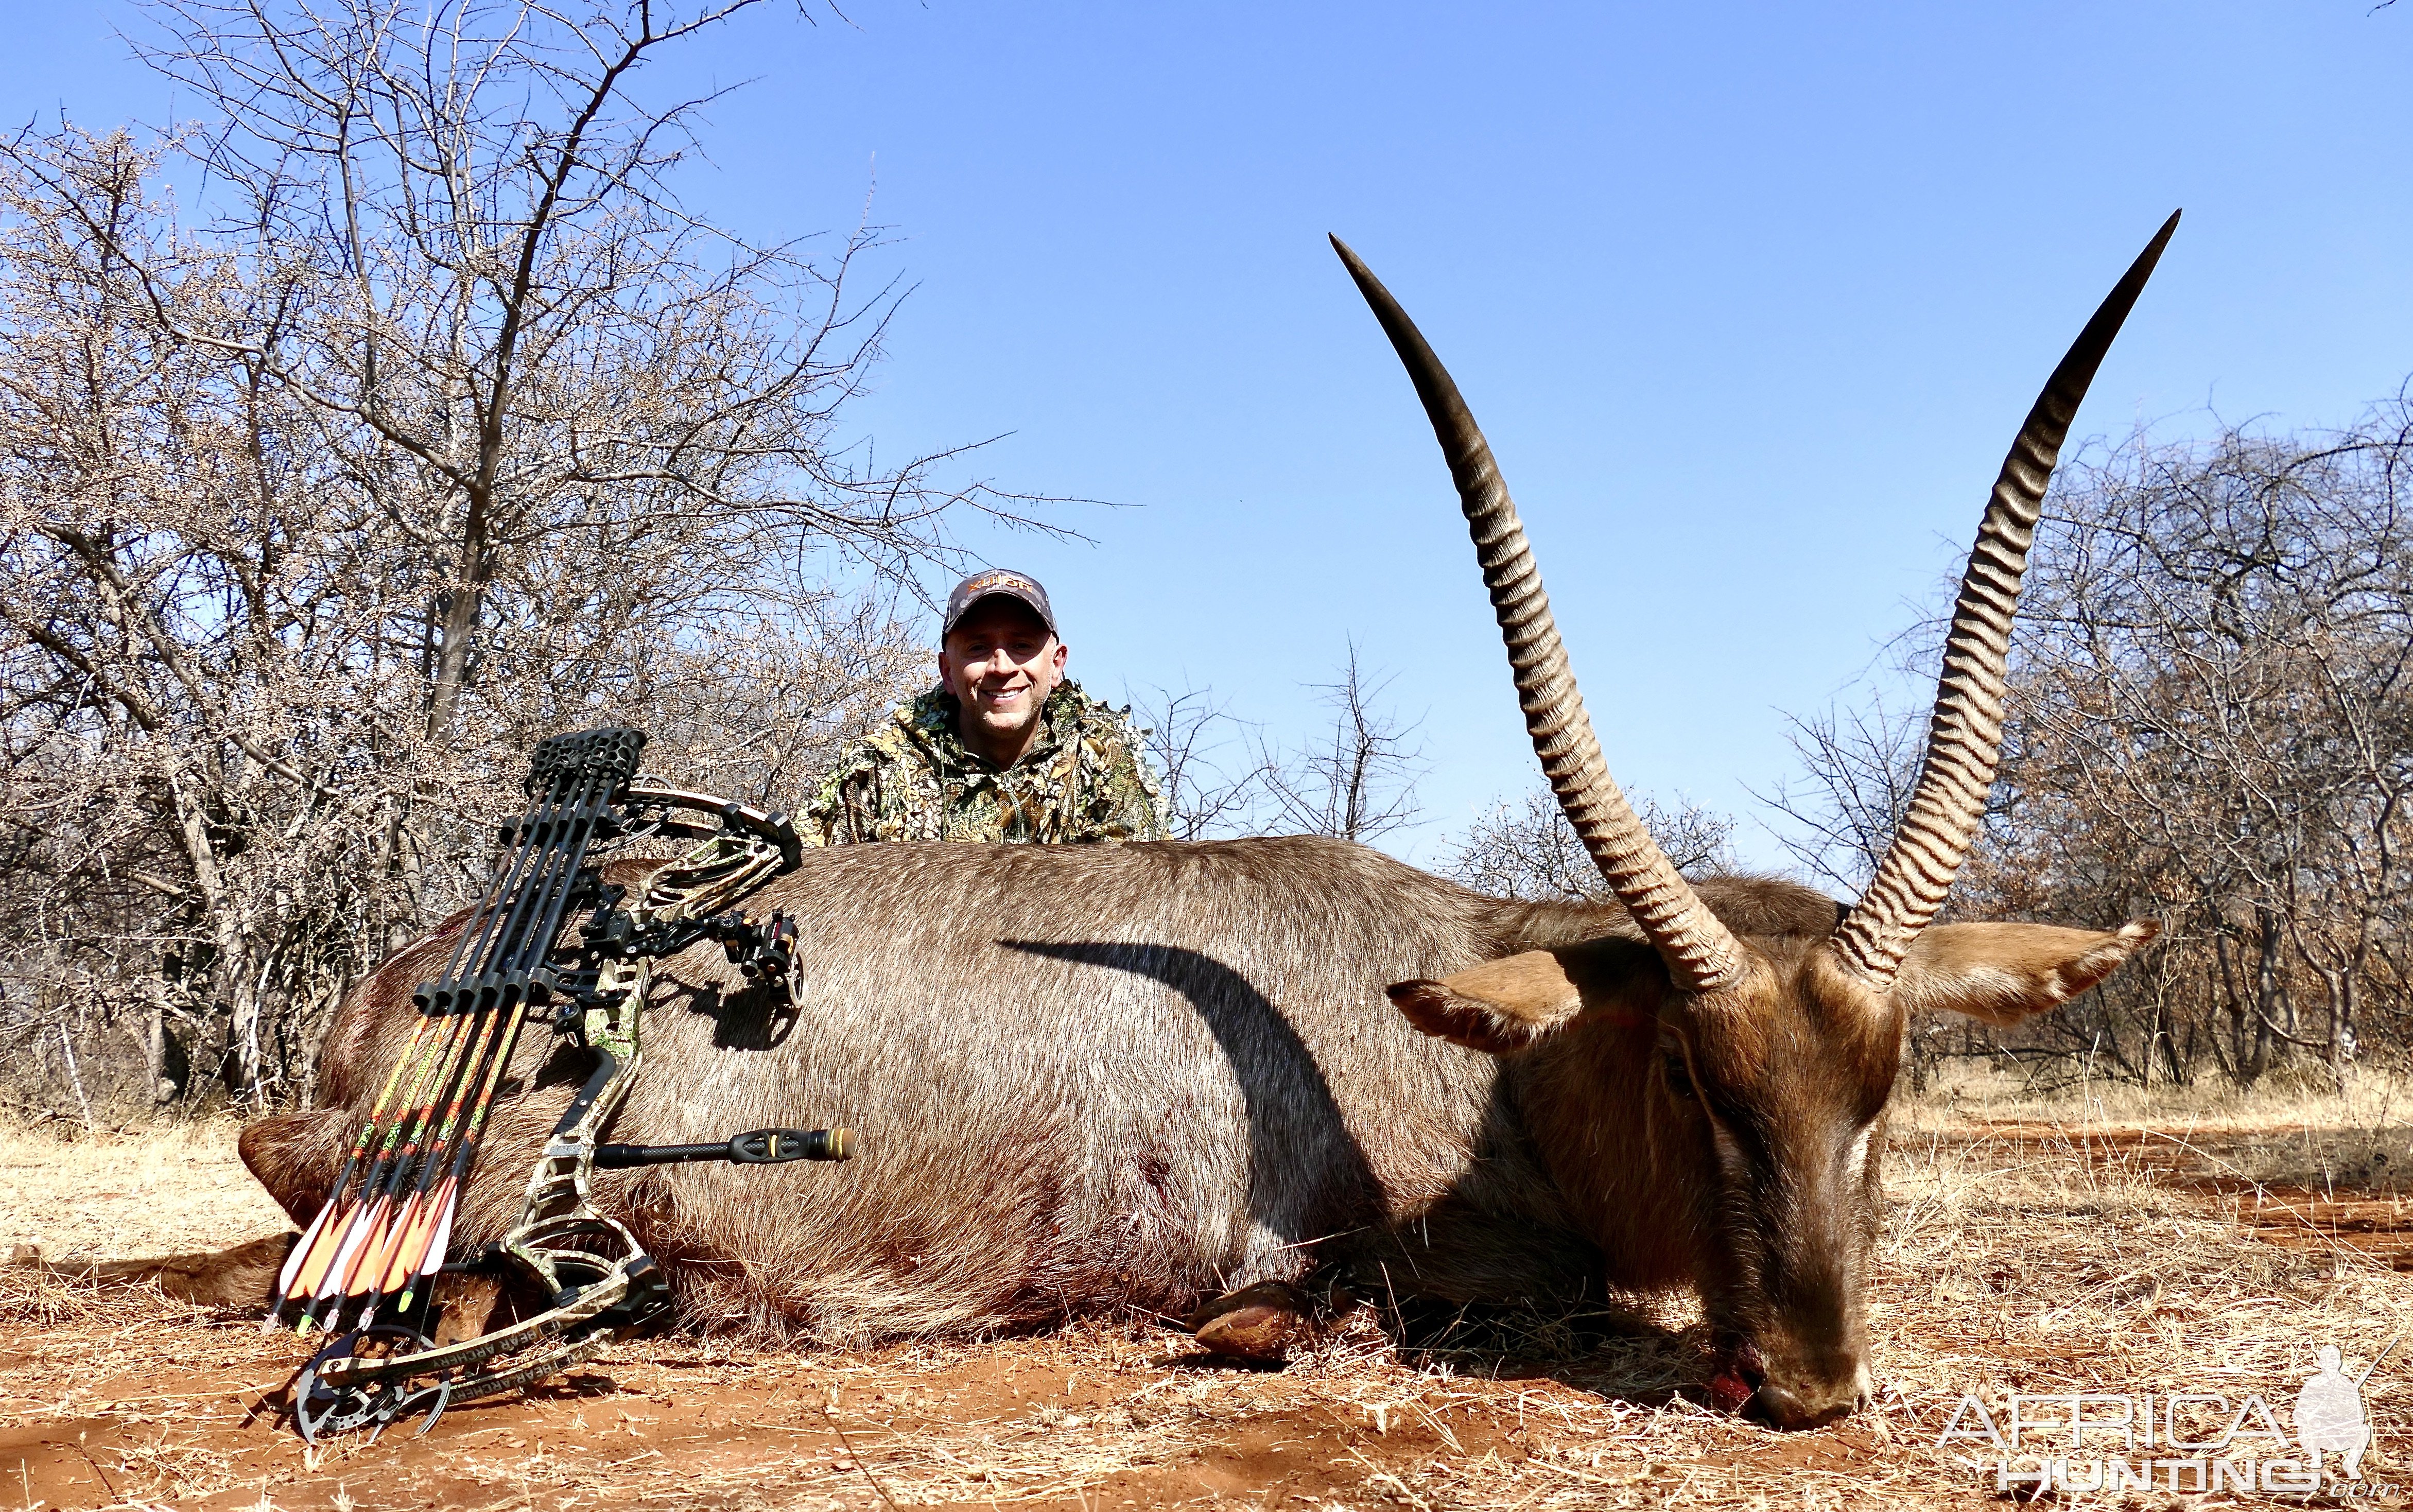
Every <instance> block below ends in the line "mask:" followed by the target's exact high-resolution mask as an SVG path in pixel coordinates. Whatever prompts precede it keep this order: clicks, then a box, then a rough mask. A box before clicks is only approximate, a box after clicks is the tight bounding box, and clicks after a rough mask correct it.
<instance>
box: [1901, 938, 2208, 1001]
mask: <svg viewBox="0 0 2413 1512" xmlns="http://www.w3.org/2000/svg"><path fill="white" fill-rule="evenodd" d="M2161 931H2162V926H2160V925H2158V924H2156V923H2154V921H2153V920H2151V919H2139V920H2138V921H2136V922H2135V923H2133V924H2124V925H2122V926H2120V927H2119V928H2117V929H2115V930H2112V931H2110V933H2105V932H2104V931H2102V930H2099V929H2065V928H2062V927H2061V926H2058V925H2050V924H1937V925H1931V926H1928V927H1927V928H1926V929H1924V930H1922V931H1920V933H1919V936H1918V941H1917V943H1915V944H1913V945H1912V946H1911V947H1910V954H1909V956H1906V957H1904V958H1903V960H1902V974H1901V975H1899V976H1897V977H1895V978H1894V984H1893V994H1894V1001H1897V1002H1899V1003H1901V1004H1902V1005H1903V1006H1904V1007H1906V1008H1908V1009H1909V1010H1910V1011H1912V1012H1913V1013H1934V1012H1938V1011H1949V1012H1951V1013H1956V1014H1967V1015H1969V1016H1970V1017H1972V1018H1981V1019H1984V1020H1985V1021H1986V1022H1987V1023H1989V1024H2016V1023H2018V1022H2019V1021H2020V1020H2021V1019H2023V1018H2025V1017H2027V1016H2028V1015H2030V1014H2040V1013H2043V1012H2045V1011H2046V1010H2047V1009H2049V1008H2058V1007H2060V1006H2061V1005H2062V1004H2063V1003H2065V1002H2067V1001H2069V1000H2070V999H2072V998H2075V997H2077V996H2078V995H2079V994H2080V993H2081V992H2083V991H2085V990H2086V989H2087V988H2088V987H2091V986H2094V985H2095V983H2097V982H2100V981H2102V980H2103V979H2104V978H2105V977H2107V976H2110V974H2111V972H2112V971H2113V969H2114V968H2116V967H2117V966H2119V964H2120V963H2121V962H2122V961H2124V960H2126V959H2127V958H2128V957H2129V956H2131V955H2132V954H2134V953H2135V952H2136V951H2137V950H2139V949H2140V948H2141V947H2142V946H2143V945H2144V944H2145V943H2146V941H2150V940H2152V939H2153V938H2154V936H2155V935H2157V934H2159V933H2161Z"/></svg>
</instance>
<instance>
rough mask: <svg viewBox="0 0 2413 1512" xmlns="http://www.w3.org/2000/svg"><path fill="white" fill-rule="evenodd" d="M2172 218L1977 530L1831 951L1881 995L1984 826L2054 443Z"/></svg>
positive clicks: (2093, 335)
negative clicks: (1928, 710) (1861, 888)
mask: <svg viewBox="0 0 2413 1512" xmlns="http://www.w3.org/2000/svg"><path fill="white" fill-rule="evenodd" d="M2178 226H2179V217H2178V213H2177V212H2176V211H2173V212H2171V214H2170V218H2169V219H2168V220H2166V221H2164V222H2163V223H2162V229H2161V230H2159V231H2157V232H2155V233H2154V239H2153V240H2152V241H2151V242H2148V243H2147V244H2145V250H2144V251H2142V252H2140V253H2139V254H2138V256H2137V260H2136V261H2135V262H2132V263H2130V264H2129V265H2128V272H2127V273H2126V274H2125V275H2124V276H2123V277H2122V278H2121V280H2120V282H2119V284H2118V285H2117V286H2116V287H2114V288H2113V289H2112V290H2111V294H2110V298H2108V299H2106V300H2104V302H2103V304H2102V305H2101V307H2099V308H2098V309H2096V310H2095V319H2091V320H2089V321H2087V322H2086V329H2085V330H2083V331H2081V332H2080V333H2079V334H2078V340H2077V341H2075V342H2073V343H2072V344H2071V345H2070V348H2069V353H2068V355H2067V356H2065V357H2064V358H2062V360H2061V365H2060V366H2059V367H2056V368H2054V369H2053V370H2052V377H2051V378H2050V380H2048V381H2047V382H2046V384H2045V386H2044V392H2043V393H2040V394H2038V395H2036V408H2033V409H2031V410H2029V411H2028V418H2027V423H2026V424H2024V425H2022V426H2021V427H2020V435H2019V439H2017V440H2015V441H2013V442H2012V443H2011V452H2010V455H2008V456H2007V457H2005V458H2004V459H2003V471H2002V475H2001V476H2000V477H1999V478H1997V479H1996V480H1995V482H1994V492H1993V495H1992V497H1991V498H1990V499H1988V501H1987V504H1986V518H1985V521H1984V523H1983V524H1981V525H1980V526H1978V527H1977V544H1976V546H1975V547H1974V548H1973V549H1972V550H1971V551H1970V553H1969V570H1968V571H1966V572H1965V573H1963V574H1962V575H1961V596H1960V598H1959V600H1957V601H1956V602H1955V603H1954V604H1953V606H1952V629H1951V631H1950V633H1949V634H1947V636H1946V637H1945V640H1944V671H1943V674H1942V675H1941V676H1940V677H1938V678H1937V680H1936V691H1935V714H1934V717H1933V719H1932V720H1931V721H1930V722H1929V724H1928V730H1927V757H1926V761H1925V763H1924V764H1923V765H1922V766H1921V767H1920V768H1919V773H1918V785H1917V787H1915V788H1913V789H1912V790H1911V794H1910V804H1909V806H1908V808H1905V809H1904V810H1903V812H1902V827H1901V828H1900V829H1898V830H1896V831H1895V832H1894V837H1893V843H1892V844H1891V845H1889V846H1887V849H1886V853H1885V857H1884V859H1883V860H1881V861H1879V862H1878V863H1877V869H1876V874H1875V875H1874V876H1873V877H1872V878H1871V879H1870V881H1869V886H1868V891H1866V892H1864V893H1862V894H1861V895H1860V900H1859V901H1858V903H1856V904H1854V905H1853V906H1852V911H1851V912H1849V913H1848V914H1846V915H1844V917H1843V923H1841V924H1839V925H1837V926H1835V933H1834V936H1833V937H1832V938H1831V939H1830V940H1829V941H1828V948H1829V949H1831V950H1833V951H1834V953H1835V955H1836V956H1837V957H1838V958H1839V959H1841V960H1842V962H1843V965H1844V967H1845V968H1846V969H1847V970H1849V971H1853V972H1855V973H1857V974H1858V975H1859V976H1860V977H1861V978H1862V979H1863V980H1865V981H1867V982H1869V983H1870V984H1871V985H1873V986H1877V987H1880V988H1882V987H1887V986H1890V985H1891V984H1892V982H1893V978H1894V973H1895V972H1896V971H1899V970H1901V967H1902V956H1904V955H1905V954H1907V953H1908V952H1909V950H1910V946H1911V941H1914V940H1917V938H1918V932H1919V931H1920V930H1921V929H1924V928H1926V927H1927V925H1928V921H1929V920H1931V919H1932V918H1934V917H1935V914H1936V911H1937V910H1939V909H1941V908H1942V907H1943V906H1944V895H1945V894H1946V893H1947V892H1948V891H1950V890H1951V887H1952V879H1953V876H1954V875H1955V874H1956V873H1957V872H1959V871H1960V869H1961V862H1962V861H1963V860H1964V859H1966V858H1967V856H1968V854H1969V847H1970V845H1971V843H1972V842H1974V841H1975V840H1976V835H1977V826H1978V823H1980V821H1982V820H1983V819H1984V817H1985V812H1986V794H1987V793H1988V792H1989V791H1990V790H1991V789H1992V787H1993V785H1994V769H1995V767H1996V766H1997V764H1998V763H2000V760H2001V756H2002V746H2003V689H2004V674H2005V671H2006V667H2007V665H2008V663H2009V660H2010V649H2011V616H2012V615H2013V614H2014V613H2015V612H2016V611H2017V610H2018V608H2019V602H2020V580H2021V577H2022V576H2023V575H2024V574H2025V573H2026V571H2027V564H2028V547H2029V545H2030V544H2031V543H2032V542H2033V541H2035V540H2036V520H2037V517H2038V516H2039V515H2040V514H2041V513H2042V511H2043V508H2044V492H2045V485H2046V484H2047V483H2049V482H2051V481H2052V469H2053V465H2054V464H2055V463H2056V462H2058V461H2059V460H2060V458H2061V443H2062V442H2063V440H2064V439H2065V438H2066V437H2068V435H2069V425H2070V422H2071V421H2072V420H2074V419H2076V418H2077V415H2078V406H2079V403H2080V401H2081V400H2083V399H2084V398H2085V397H2086V389H2087V385H2088V384H2090V383H2092V382H2094V380H2095V368H2096V367H2097V366H2098V365H2099V364H2100V363H2102V361H2103V354H2104V353H2105V352H2106V351H2108V350H2110V347H2111V338H2112V337H2114V336H2116V335H2118V334H2120V324H2121V322H2122V321H2124V320H2125V319H2127V318H2128V310H2129V307H2130V306H2131V305H2133V304H2136V303H2137V296H2138V295H2139V293H2142V292H2143V291H2144V288H2145V280H2146V279H2148V278H2150V277H2152V276H2153V273H2154V263H2156V262H2158V261H2159V260H2161V256H2162V248H2163V247H2164V246H2166V245H2169V239H2170V233H2171V232H2172V231H2175V230H2178Z"/></svg>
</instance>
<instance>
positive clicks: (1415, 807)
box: [1257, 642, 1425, 842]
mask: <svg viewBox="0 0 2413 1512" xmlns="http://www.w3.org/2000/svg"><path fill="white" fill-rule="evenodd" d="M1389 689H1390V679H1389V678H1387V677H1382V676H1380V674H1375V673H1371V672H1369V670H1368V669H1367V668H1366V667H1365V666H1364V665H1363V664H1362V663H1360V662H1359V660H1358V659H1357V646H1356V645H1355V643H1354V642H1353V643H1351V645H1350V646H1349V659H1348V660H1347V661H1346V662H1345V663H1343V665H1342V667H1341V669H1340V681H1339V682H1336V683H1328V684H1325V685H1323V687H1322V688H1321V689H1319V690H1320V692H1321V694H1322V697H1323V702H1324V704H1325V706H1326V707H1328V708H1330V709H1331V710H1332V711H1333V719H1332V733H1331V734H1330V735H1329V736H1328V737H1324V738H1319V739H1314V740H1311V741H1310V742H1309V743H1307V744H1305V745H1303V746H1300V747H1298V748H1295V749H1290V750H1281V749H1276V748H1274V747H1271V746H1267V745H1264V744H1260V745H1259V747H1258V763H1257V769H1258V771H1259V772H1260V773H1261V774H1262V778H1261V780H1262V782H1263V784H1264V791H1265V798H1266V808H1267V813H1268V816H1269V818H1270V819H1271V822H1272V825H1271V827H1272V828H1273V829H1274V830H1276V831H1278V832H1280V833H1283V834H1291V835H1331V836H1337V837H1339V838H1341V839H1348V840H1359V841H1364V842H1371V841H1373V840H1376V839H1379V838H1382V837H1383V836H1385V835H1388V834H1390V833H1391V832H1393V831H1394V830H1399V829H1404V828H1406V827H1407V826H1408V825H1410V824H1413V823H1415V822H1416V818H1417V816H1418V815H1419V814H1420V813H1421V812H1422V808H1421V806H1420V805H1419V804H1418V802H1417V799H1416V781H1417V779H1418V778H1421V777H1422V776H1423V775H1424V771H1425V765H1424V752H1423V749H1422V748H1421V747H1419V746H1416V745H1414V744H1412V742H1413V740H1414V735H1415V732H1416V726H1415V724H1414V722H1412V721H1402V720H1401V719H1399V716H1398V715H1397V714H1396V713H1393V712H1392V711H1391V710H1389V709H1388V708H1386V707H1384V705H1383V703H1382V700H1383V695H1384V693H1385V692H1387V691H1388V690H1389Z"/></svg>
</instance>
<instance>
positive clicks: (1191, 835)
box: [1132, 688, 1265, 840]
mask: <svg viewBox="0 0 2413 1512" xmlns="http://www.w3.org/2000/svg"><path fill="white" fill-rule="evenodd" d="M1132 707H1133V708H1134V710H1135V711H1136V713H1137V717H1138V720H1139V723H1140V725H1141V727H1142V728H1143V729H1144V730H1145V731H1146V732H1147V736H1146V738H1147V754H1148V758H1149V760H1151V761H1153V762H1154V763H1156V769H1157V772H1158V775H1159V776H1160V777H1161V778H1162V780H1163V784H1164V808H1165V833H1166V835H1167V836H1168V837H1170V838H1173V839H1177V840H1212V839H1222V838H1228V837H1231V836H1235V835H1243V834H1248V833H1250V832H1251V828H1252V822H1253V820H1254V817H1255V814H1256V809H1257V807H1258V804H1259V801H1260V799H1261V798H1262V796H1263V793H1264V785H1265V768H1264V766H1263V764H1262V763H1260V761H1259V759H1258V757H1257V755H1256V750H1255V748H1254V747H1252V746H1251V743H1250V739H1251V735H1252V734H1255V729H1254V727H1253V726H1251V725H1249V724H1248V723H1246V722H1245V721H1243V720H1242V719H1239V718H1238V717H1237V716H1236V715H1235V714H1233V713H1232V711H1231V707H1230V705H1229V704H1226V703H1224V702H1223V701H1222V700H1221V699H1220V698H1218V697H1217V696H1216V694H1215V691H1214V689H1211V688H1184V689H1182V690H1181V691H1179V692H1175V691H1173V690H1172V689H1168V688H1150V689H1147V691H1146V692H1144V693H1141V694H1138V695H1136V696H1134V697H1133V698H1132Z"/></svg>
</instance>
